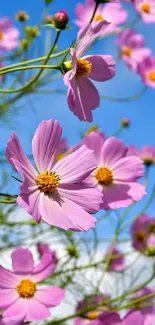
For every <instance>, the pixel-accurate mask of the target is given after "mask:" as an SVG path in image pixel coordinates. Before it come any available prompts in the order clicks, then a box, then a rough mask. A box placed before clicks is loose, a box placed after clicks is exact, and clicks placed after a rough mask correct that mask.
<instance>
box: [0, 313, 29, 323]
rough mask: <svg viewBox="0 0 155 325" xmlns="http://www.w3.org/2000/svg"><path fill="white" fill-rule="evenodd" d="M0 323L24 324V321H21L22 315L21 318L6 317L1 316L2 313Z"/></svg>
mask: <svg viewBox="0 0 155 325" xmlns="http://www.w3.org/2000/svg"><path fill="white" fill-rule="evenodd" d="M0 325H24V321H23V317H22V318H21V317H20V318H19V317H18V318H16V319H15V318H14V319H12V318H8V317H7V318H6V317H2V315H1V316H0Z"/></svg>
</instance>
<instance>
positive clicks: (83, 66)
mask: <svg viewBox="0 0 155 325" xmlns="http://www.w3.org/2000/svg"><path fill="white" fill-rule="evenodd" d="M91 67H92V63H90V62H89V61H88V60H83V59H77V68H76V77H83V76H84V75H86V74H88V73H90V72H91Z"/></svg>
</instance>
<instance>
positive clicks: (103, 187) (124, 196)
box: [85, 137, 146, 210]
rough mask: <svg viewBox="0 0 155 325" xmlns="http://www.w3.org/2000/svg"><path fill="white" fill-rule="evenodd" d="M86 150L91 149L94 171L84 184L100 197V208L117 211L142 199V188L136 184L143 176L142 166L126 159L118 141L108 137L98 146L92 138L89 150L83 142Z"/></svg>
mask: <svg viewBox="0 0 155 325" xmlns="http://www.w3.org/2000/svg"><path fill="white" fill-rule="evenodd" d="M88 140H89V139H88ZM87 147H88V148H91V149H94V155H95V158H96V163H97V168H96V169H95V170H94V171H93V172H92V173H91V175H90V176H89V177H88V178H87V180H86V181H85V182H86V183H87V184H89V185H90V184H91V185H92V186H96V188H98V189H99V190H100V191H101V193H102V194H103V197H102V198H103V201H102V204H101V208H103V209H106V210H108V209H110V208H111V209H118V208H120V207H127V206H129V205H130V204H132V203H133V202H134V201H139V200H141V199H142V197H143V195H144V194H146V192H145V187H144V186H143V185H141V184H139V183H137V182H136V181H137V179H138V178H139V177H142V176H143V175H144V165H143V162H142V161H141V159H139V158H138V157H136V156H129V157H126V156H125V155H126V151H127V147H126V146H125V145H124V144H123V142H122V141H121V140H118V139H116V138H114V137H111V138H109V139H107V140H106V141H105V142H104V143H103V144H102V145H101V142H100V141H97V137H96V141H94V143H93V147H92V141H90V142H89V141H87Z"/></svg>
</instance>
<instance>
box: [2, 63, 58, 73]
mask: <svg viewBox="0 0 155 325" xmlns="http://www.w3.org/2000/svg"><path fill="white" fill-rule="evenodd" d="M28 69H58V70H60V66H59V65H47V64H46V65H43V64H41V65H31V66H28V67H19V68H14V69H9V70H3V71H2V72H1V71H0V75H3V74H6V73H10V72H16V71H22V70H28Z"/></svg>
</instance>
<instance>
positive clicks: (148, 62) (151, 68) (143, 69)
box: [137, 56, 155, 89]
mask: <svg viewBox="0 0 155 325" xmlns="http://www.w3.org/2000/svg"><path fill="white" fill-rule="evenodd" d="M137 73H138V74H139V76H140V77H141V78H142V81H143V82H144V84H145V85H147V86H149V87H151V88H154V89H155V57H152V56H149V57H145V58H144V59H143V60H142V61H141V62H140V63H139V64H138V65H137Z"/></svg>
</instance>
